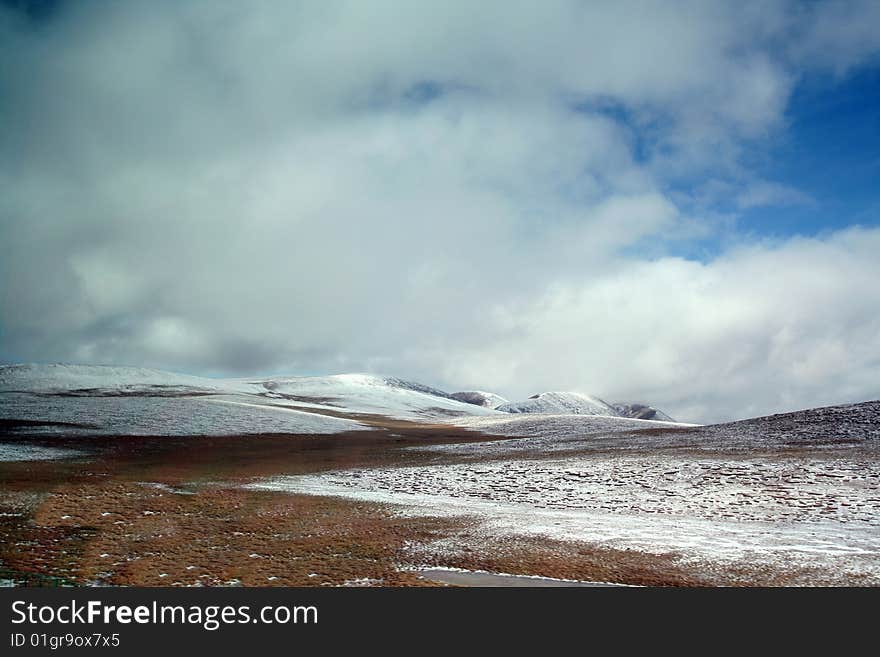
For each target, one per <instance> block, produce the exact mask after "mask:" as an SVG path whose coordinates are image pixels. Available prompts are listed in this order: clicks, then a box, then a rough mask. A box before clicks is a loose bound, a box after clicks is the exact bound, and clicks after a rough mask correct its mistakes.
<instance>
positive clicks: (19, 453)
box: [0, 443, 83, 462]
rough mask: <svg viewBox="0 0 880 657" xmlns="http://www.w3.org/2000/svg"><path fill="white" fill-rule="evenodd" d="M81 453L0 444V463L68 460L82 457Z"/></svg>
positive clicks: (35, 446) (54, 448) (14, 444)
mask: <svg viewBox="0 0 880 657" xmlns="http://www.w3.org/2000/svg"><path fill="white" fill-rule="evenodd" d="M82 455H83V452H80V451H78V450H75V449H60V448H58V447H39V446H37V445H19V444H16V443H0V461H6V462H9V461H50V460H56V459H70V458H75V457H77V456H82Z"/></svg>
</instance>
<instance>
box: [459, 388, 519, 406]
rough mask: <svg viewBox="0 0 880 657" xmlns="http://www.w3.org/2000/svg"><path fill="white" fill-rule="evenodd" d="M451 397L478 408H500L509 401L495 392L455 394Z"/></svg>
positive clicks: (478, 391) (481, 391)
mask: <svg viewBox="0 0 880 657" xmlns="http://www.w3.org/2000/svg"><path fill="white" fill-rule="evenodd" d="M449 396H450V397H452V398H453V399H457V400H458V401H461V402H464V403H465V404H474V405H476V406H483V407H484V408H498V407H499V406H501V405H502V404H506V403H508V401H509V400H508V399H505V398H504V397H502V396H501V395H496V394H495V393H494V392H485V391H483V390H465V391H463V392H453V393H452V394H451V395H449Z"/></svg>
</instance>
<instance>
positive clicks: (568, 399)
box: [498, 392, 618, 416]
mask: <svg viewBox="0 0 880 657" xmlns="http://www.w3.org/2000/svg"><path fill="white" fill-rule="evenodd" d="M498 410H499V411H503V412H505V413H544V414H551V415H611V416H616V415H618V413H617V411H616V410H615V409H614V407H613V406H612V405H611V404H609V403H607V402H605V401H603V400H601V399H599V398H598V397H590V396H589V395H582V394H580V393H577V392H542V393H541V394H539V395H533V396H532V397H529V398H528V399H526V400H525V401H520V402H508V403H507V404H502V405H501V406H499V407H498Z"/></svg>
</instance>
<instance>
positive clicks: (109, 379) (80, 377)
mask: <svg viewBox="0 0 880 657" xmlns="http://www.w3.org/2000/svg"><path fill="white" fill-rule="evenodd" d="M220 391H224V392H233V391H234V390H232V389H230V386H229V385H228V382H224V381H221V380H214V379H207V378H204V377H198V376H189V375H187V374H174V373H172V372H163V371H161V370H152V369H146V368H142V367H110V366H104V365H67V364H61V363H58V364H51V365H34V364H27V365H2V366H0V392H37V393H46V394H79V395H85V396H101V395H124V394H135V395H145V396H146V395H156V396H164V395H176V394H194V393H202V392H220Z"/></svg>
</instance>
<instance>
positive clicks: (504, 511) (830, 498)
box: [252, 454, 880, 583]
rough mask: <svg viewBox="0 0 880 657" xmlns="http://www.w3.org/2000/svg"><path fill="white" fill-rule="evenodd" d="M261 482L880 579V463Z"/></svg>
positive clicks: (501, 464)
mask: <svg viewBox="0 0 880 657" xmlns="http://www.w3.org/2000/svg"><path fill="white" fill-rule="evenodd" d="M252 486H253V487H255V488H260V489H267V490H285V491H289V492H292V493H305V494H313V495H332V496H341V497H347V498H352V499H358V500H365V501H371V502H381V503H390V504H395V505H400V508H402V509H405V511H406V512H410V513H416V514H423V515H430V516H443V515H468V516H475V517H477V518H479V519H481V520H482V522H483V524H484V531H485V532H487V533H488V534H493V535H495V534H512V535H543V536H549V537H551V538H556V539H562V540H577V541H585V542H589V543H591V544H599V545H602V546H606V547H613V548H618V549H635V550H641V551H645V552H650V553H655V554H662V553H668V552H673V553H677V554H680V555H682V556H683V557H684V558H685V559H690V560H695V561H710V562H725V563H730V564H736V563H743V564H745V563H748V564H751V565H755V564H767V565H769V566H779V565H780V564H785V562H789V564H795V563H796V564H798V565H800V566H803V567H811V566H815V567H827V566H828V565H829V564H836V567H840V568H845V569H852V570H853V571H855V572H860V573H865V574H868V575H870V576H871V577H872V578H874V581H875V582H876V583H880V463H878V461H877V460H872V461H869V462H861V461H854V460H850V459H847V458H833V457H832V458H822V459H817V458H806V459H800V458H789V459H777V458H773V457H770V458H757V459H730V458H721V457H719V458H696V459H693V458H688V457H682V456H678V455H670V454H667V455H657V456H634V455H621V456H605V455H602V456H598V455H593V456H590V457H578V458H568V459H560V460H512V461H511V460H499V461H490V462H481V463H465V464H449V465H443V466H429V467H407V468H375V469H369V470H349V471H339V472H332V473H324V474H319V475H309V476H294V477H279V478H275V479H272V480H269V481H263V482H258V483H255V484H252Z"/></svg>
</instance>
